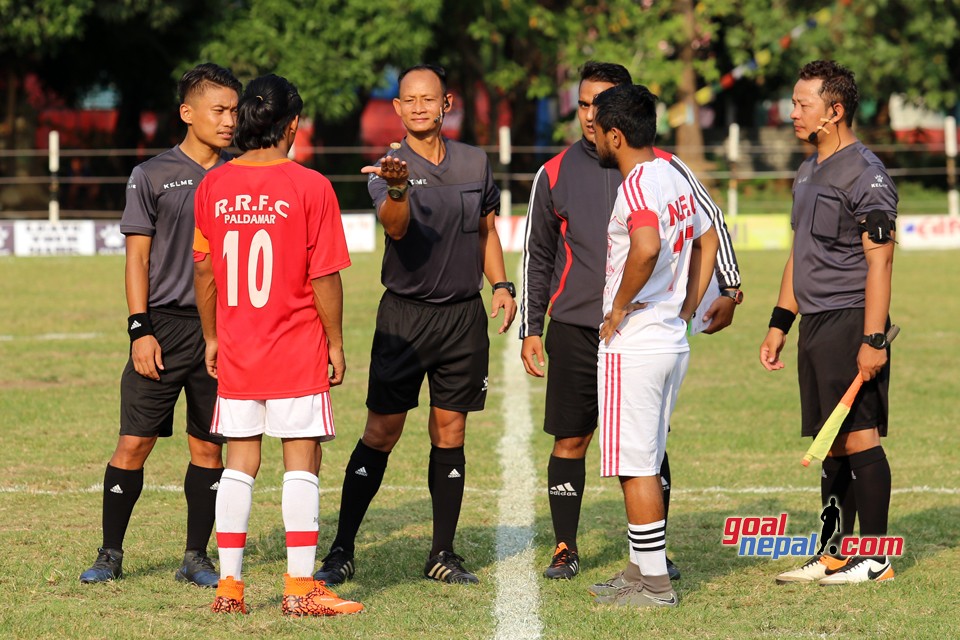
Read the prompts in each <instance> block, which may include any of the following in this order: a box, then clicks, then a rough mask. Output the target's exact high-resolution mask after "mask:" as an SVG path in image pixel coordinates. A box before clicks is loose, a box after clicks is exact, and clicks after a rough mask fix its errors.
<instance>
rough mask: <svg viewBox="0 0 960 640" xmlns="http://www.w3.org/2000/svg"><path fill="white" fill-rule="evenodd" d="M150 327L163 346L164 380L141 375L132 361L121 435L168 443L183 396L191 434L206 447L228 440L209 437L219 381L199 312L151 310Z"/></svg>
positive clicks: (126, 372)
mask: <svg viewBox="0 0 960 640" xmlns="http://www.w3.org/2000/svg"><path fill="white" fill-rule="evenodd" d="M150 322H151V323H152V324H153V331H154V335H155V336H156V338H157V342H159V343H160V357H161V359H162V360H163V371H160V380H159V381H156V380H151V379H150V378H145V377H143V376H141V375H140V374H139V373H137V371H136V369H134V367H133V359H132V358H129V359H127V366H126V367H125V368H124V369H123V376H122V377H121V378H120V435H122V436H141V437H154V436H158V437H161V438H169V437H170V436H172V435H173V415H174V408H175V407H176V405H177V399H178V398H179V397H180V391H185V392H186V396H187V433H189V434H190V435H192V436H194V437H196V438H199V439H201V440H206V441H207V442H216V443H223V442H226V440H225V439H224V438H223V437H221V436H218V435H215V434H211V433H210V423H211V422H212V421H213V408H214V405H215V404H216V402H217V381H216V380H214V379H213V378H211V377H210V375H209V374H208V373H207V368H206V365H205V364H204V353H205V349H206V347H205V344H204V341H203V331H202V329H201V327H200V317H199V316H198V315H197V313H196V311H183V310H177V309H169V308H163V309H150Z"/></svg>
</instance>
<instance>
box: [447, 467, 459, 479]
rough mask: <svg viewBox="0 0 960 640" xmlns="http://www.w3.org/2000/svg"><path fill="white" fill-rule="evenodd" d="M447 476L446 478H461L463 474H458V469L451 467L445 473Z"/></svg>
mask: <svg viewBox="0 0 960 640" xmlns="http://www.w3.org/2000/svg"><path fill="white" fill-rule="evenodd" d="M447 477H448V478H462V477H463V476H461V475H460V472H459V471H457V470H456V469H453V470H452V471H451V472H450V473H448V474H447Z"/></svg>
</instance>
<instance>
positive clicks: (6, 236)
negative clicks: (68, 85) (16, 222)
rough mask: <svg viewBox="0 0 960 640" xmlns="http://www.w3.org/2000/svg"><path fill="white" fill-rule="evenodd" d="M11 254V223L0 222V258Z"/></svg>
mask: <svg viewBox="0 0 960 640" xmlns="http://www.w3.org/2000/svg"><path fill="white" fill-rule="evenodd" d="M12 254H13V223H12V222H0V256H9V255H12Z"/></svg>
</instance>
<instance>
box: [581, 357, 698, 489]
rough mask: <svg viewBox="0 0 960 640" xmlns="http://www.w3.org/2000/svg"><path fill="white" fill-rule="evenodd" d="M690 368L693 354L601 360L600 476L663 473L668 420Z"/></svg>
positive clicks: (598, 371)
mask: <svg viewBox="0 0 960 640" xmlns="http://www.w3.org/2000/svg"><path fill="white" fill-rule="evenodd" d="M689 362H690V353H689V352H685V353H658V354H635V353H631V354H627V353H601V354H600V355H599V358H598V367H597V399H598V400H599V409H600V475H601V476H604V477H608V476H626V477H641V476H655V475H657V474H658V473H660V464H661V463H662V462H663V454H664V452H665V451H666V447H667V430H668V429H669V427H670V414H671V413H673V407H674V405H676V403H677V394H678V393H679V391H680V383H682V382H683V378H684V376H685V375H686V374H687V364H688V363H689Z"/></svg>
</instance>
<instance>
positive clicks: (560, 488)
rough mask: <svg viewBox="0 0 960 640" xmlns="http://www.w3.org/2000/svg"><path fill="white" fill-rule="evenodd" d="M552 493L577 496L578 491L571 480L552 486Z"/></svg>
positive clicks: (554, 494)
mask: <svg viewBox="0 0 960 640" xmlns="http://www.w3.org/2000/svg"><path fill="white" fill-rule="evenodd" d="M550 495H552V496H573V497H576V495H577V491H576V489H574V488H573V485H572V484H570V483H569V482H564V483H563V484H558V485H557V486H555V487H550Z"/></svg>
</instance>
